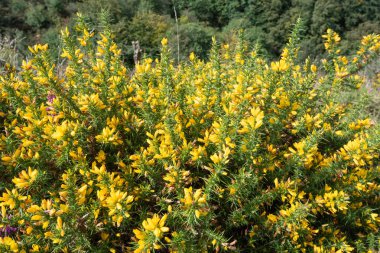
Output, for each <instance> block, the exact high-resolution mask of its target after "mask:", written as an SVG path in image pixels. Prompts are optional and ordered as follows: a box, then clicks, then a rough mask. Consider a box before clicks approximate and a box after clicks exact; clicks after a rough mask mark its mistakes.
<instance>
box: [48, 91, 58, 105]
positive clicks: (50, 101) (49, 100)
mask: <svg viewBox="0 0 380 253" xmlns="http://www.w3.org/2000/svg"><path fill="white" fill-rule="evenodd" d="M55 98H56V96H55V95H54V94H53V93H52V92H49V94H48V95H47V100H48V102H49V103H51V104H52V103H53V101H54V99H55Z"/></svg>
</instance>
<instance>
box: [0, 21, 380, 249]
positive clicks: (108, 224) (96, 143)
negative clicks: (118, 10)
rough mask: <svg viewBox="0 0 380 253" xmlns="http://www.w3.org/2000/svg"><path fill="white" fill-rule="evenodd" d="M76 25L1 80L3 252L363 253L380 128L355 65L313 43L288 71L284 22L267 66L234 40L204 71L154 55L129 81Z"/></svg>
mask: <svg viewBox="0 0 380 253" xmlns="http://www.w3.org/2000/svg"><path fill="white" fill-rule="evenodd" d="M102 27H104V29H103V30H101V31H99V32H96V31H92V29H91V28H89V27H87V26H86V24H85V22H84V21H83V18H81V17H79V18H78V22H77V25H76V27H75V29H76V30H73V31H69V30H64V31H63V32H62V40H63V44H64V47H63V52H62V55H61V57H62V58H63V59H65V60H64V61H63V62H61V63H60V64H59V65H58V66H57V65H55V62H54V60H55V59H53V58H52V57H51V55H50V53H49V49H48V46H47V45H36V46H34V47H30V51H31V53H32V54H33V58H31V59H29V60H28V61H24V62H23V64H22V70H21V71H18V72H17V71H16V70H14V69H12V67H8V69H7V71H6V73H4V74H3V75H2V76H1V77H0V78H1V79H0V80H1V82H0V90H1V98H0V99H1V104H0V108H1V141H0V147H1V165H0V166H1V167H0V170H1V182H0V191H1V197H0V206H1V223H0V224H1V228H0V236H1V237H0V245H1V247H2V251H7V252H9V251H12V252H129V251H133V250H134V251H135V252H154V251H155V252H166V251H169V252H205V251H210V252H213V251H215V252H220V251H242V252H251V251H257V252H282V251H288V252H295V251H303V252H313V251H314V252H350V251H357V252H363V251H367V252H376V251H378V250H379V247H380V245H379V240H380V238H379V224H380V217H379V215H378V214H379V206H380V196H379V192H380V167H379V148H380V135H379V134H380V133H379V129H378V126H377V125H374V124H373V122H371V120H370V119H368V118H365V117H362V115H363V114H362V113H360V110H361V108H362V103H357V102H355V101H350V100H347V101H342V99H341V96H342V93H343V92H345V91H346V90H350V89H358V88H359V87H360V86H361V84H362V83H363V81H364V80H363V78H362V77H361V76H359V75H357V74H356V73H357V72H358V71H359V70H360V69H361V68H362V67H363V66H364V65H365V64H367V63H368V62H370V60H371V59H372V58H373V57H374V56H376V55H378V53H379V51H380V37H379V36H378V35H369V36H366V37H364V38H363V40H362V41H361V45H360V48H359V49H358V51H357V53H356V55H355V56H353V57H351V58H348V57H345V56H343V55H340V52H339V40H340V37H339V36H338V35H337V34H336V33H334V32H333V31H331V30H328V31H327V34H326V35H325V36H324V40H325V47H326V49H327V51H328V53H329V58H328V59H326V60H324V61H322V67H321V68H320V69H317V67H316V66H315V65H312V64H310V63H309V62H308V61H306V62H305V63H303V64H300V65H299V64H297V62H296V61H295V59H296V58H297V57H296V56H297V53H298V49H297V41H298V39H297V38H298V35H297V29H298V28H297V26H296V28H295V31H294V32H293V34H292V36H291V37H290V39H289V42H288V44H287V47H286V48H285V49H284V50H283V52H282V55H281V59H280V60H279V61H276V62H271V63H270V64H267V62H266V60H265V59H263V58H261V57H260V55H258V54H257V50H255V49H253V50H251V49H249V47H248V46H247V44H246V43H245V42H244V39H243V38H242V36H240V37H239V38H238V39H237V40H236V43H235V44H231V45H221V46H219V45H218V44H217V42H216V41H215V40H213V43H212V48H211V51H210V57H209V58H210V60H209V61H207V62H204V61H201V60H199V59H198V58H197V56H195V55H194V54H190V56H189V60H188V61H186V62H182V63H181V64H180V65H178V66H174V65H173V64H172V62H173V61H172V58H171V56H170V51H169V49H168V42H167V40H166V39H163V40H162V42H161V43H162V49H161V57H160V59H158V60H152V59H145V60H143V61H142V62H140V64H139V65H137V66H136V70H135V73H134V74H133V75H132V74H131V73H129V72H127V69H126V68H125V66H123V63H122V61H121V60H120V54H121V51H120V50H119V49H118V47H117V46H116V44H115V43H114V42H113V41H112V37H113V36H112V34H111V31H110V29H109V27H108V26H107V25H105V24H103V25H102Z"/></svg>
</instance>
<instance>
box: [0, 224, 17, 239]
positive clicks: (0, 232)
mask: <svg viewBox="0 0 380 253" xmlns="http://www.w3.org/2000/svg"><path fill="white" fill-rule="evenodd" d="M17 230H18V229H17V228H16V227H11V226H9V225H6V226H5V227H3V228H0V237H5V236H10V235H12V234H14V233H16V232H17Z"/></svg>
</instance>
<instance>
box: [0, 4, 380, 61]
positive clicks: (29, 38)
mask: <svg viewBox="0 0 380 253" xmlns="http://www.w3.org/2000/svg"><path fill="white" fill-rule="evenodd" d="M102 9H105V10H107V11H108V12H109V16H110V17H111V27H112V29H113V30H114V31H115V35H116V38H115V41H116V42H118V43H119V44H120V45H121V46H122V48H123V49H124V52H126V53H125V59H126V60H127V61H129V62H133V61H132V54H131V52H132V51H133V50H132V46H131V41H135V40H139V41H140V44H141V46H142V49H143V51H144V52H145V53H146V55H147V56H153V57H154V56H155V55H156V54H157V52H158V51H157V49H158V47H159V41H160V40H161V38H162V37H163V36H168V37H169V40H170V43H171V44H173V43H177V40H176V33H177V31H176V30H177V28H176V22H175V14H174V9H175V10H176V12H177V17H178V19H179V20H182V21H181V22H179V23H178V25H179V27H178V29H179V32H180V34H179V35H180V43H181V44H180V49H181V52H180V53H181V57H186V54H187V53H188V52H191V51H195V52H196V53H198V54H199V55H200V57H202V58H204V57H205V56H206V53H205V52H207V50H208V48H209V44H210V43H209V42H208V43H206V42H205V39H208V38H210V36H211V35H214V36H216V37H217V38H218V40H219V41H220V40H223V41H226V42H228V41H229V40H230V39H231V38H232V36H231V35H232V33H236V31H237V30H239V29H241V28H243V29H244V30H245V37H246V38H247V39H248V41H249V42H251V44H255V43H256V42H259V43H260V44H261V45H262V47H263V48H264V49H265V50H266V51H267V52H268V53H269V55H270V56H272V57H277V56H278V55H279V53H280V52H281V49H282V48H283V47H284V45H285V43H286V38H287V36H288V35H289V33H290V31H291V29H292V27H293V24H294V23H295V21H296V20H297V18H299V17H300V18H302V20H303V33H302V36H303V38H302V43H301V50H300V51H301V52H302V55H300V57H301V58H303V57H305V56H306V55H309V56H311V57H312V58H313V57H320V55H321V53H322V52H323V43H322V39H321V35H322V34H324V33H325V32H326V29H327V28H332V29H334V30H335V31H337V32H338V33H340V34H341V35H342V39H343V42H342V45H343V51H346V52H344V53H348V52H349V51H350V50H353V49H354V48H353V45H354V44H355V43H352V41H353V40H358V39H359V38H360V37H362V36H363V35H364V34H368V33H379V32H380V1H379V0H341V1H336V0H2V1H1V5H0V34H3V35H7V36H8V37H10V38H20V40H18V44H17V47H18V49H19V50H20V51H21V52H25V49H26V45H29V44H33V43H49V44H50V45H51V47H57V48H58V36H57V35H56V34H57V33H56V31H57V30H60V29H61V28H62V27H64V26H66V25H70V24H71V22H72V21H71V20H72V17H73V15H74V14H75V13H76V12H78V11H80V12H81V13H83V15H84V16H88V17H89V19H90V20H93V21H94V22H93V23H94V24H95V23H97V22H96V19H97V18H98V16H99V13H100V11H101V10H102ZM183 20H187V21H186V22H183ZM147 33H149V34H147ZM21 38H22V39H21ZM173 39H174V41H172V40H173ZM175 48H177V46H176V47H175ZM58 51H59V50H58V49H57V52H58Z"/></svg>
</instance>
